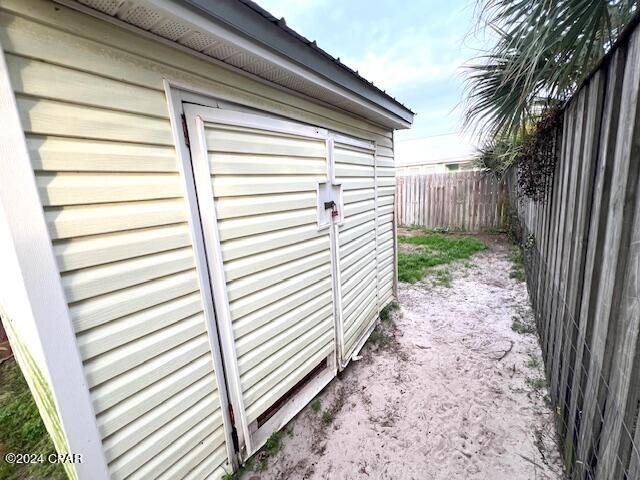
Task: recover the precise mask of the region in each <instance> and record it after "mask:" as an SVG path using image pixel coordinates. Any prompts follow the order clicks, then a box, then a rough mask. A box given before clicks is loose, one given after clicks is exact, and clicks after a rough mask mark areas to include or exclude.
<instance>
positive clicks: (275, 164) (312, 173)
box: [184, 104, 375, 459]
mask: <svg viewBox="0 0 640 480" xmlns="http://www.w3.org/2000/svg"><path fill="white" fill-rule="evenodd" d="M184 114H185V121H186V125H187V130H188V138H189V144H190V150H191V166H192V173H193V184H194V188H195V193H196V195H197V202H198V209H199V217H200V218H199V219H192V221H198V222H199V223H200V226H201V228H202V232H203V237H204V243H205V250H206V254H207V269H208V272H209V278H210V288H211V290H212V293H213V302H214V305H215V316H216V326H215V328H216V329H217V332H218V337H219V341H220V350H221V352H220V353H221V357H222V361H223V363H224V374H225V377H226V383H227V386H228V395H229V403H230V406H231V411H232V416H233V419H232V422H233V424H234V425H235V429H236V432H235V433H236V435H237V438H238V445H239V450H240V452H239V454H240V457H241V459H244V458H247V457H248V456H250V455H251V454H252V453H254V452H255V451H256V450H257V449H258V448H260V446H261V445H262V444H263V443H264V442H265V441H266V439H267V438H268V437H269V435H271V433H272V432H273V431H275V430H278V429H280V428H281V427H282V426H283V425H284V424H285V423H286V422H287V421H289V419H290V418H292V417H293V416H294V415H295V414H296V413H297V412H298V411H299V410H300V409H301V408H302V407H303V406H304V405H305V404H306V403H308V402H309V401H310V400H311V399H312V398H313V397H314V396H315V395H317V394H318V392H319V391H320V390H321V389H322V388H323V387H324V386H325V385H326V384H327V383H328V382H329V381H330V380H331V378H333V377H334V376H335V373H336V370H337V368H336V367H337V365H336V363H337V361H338V360H340V363H342V364H344V363H346V362H345V359H344V358H343V355H342V352H344V353H345V354H346V353H349V352H348V351H347V350H351V351H353V348H352V347H353V345H355V344H356V343H357V339H356V340H353V341H352V340H349V342H350V343H349V344H348V345H349V346H348V348H347V349H343V347H342V345H343V342H344V339H345V338H347V337H345V336H344V333H346V335H347V336H349V335H350V336H349V337H348V338H349V339H351V338H352V337H354V335H356V336H357V333H358V332H360V333H361V334H363V333H364V330H363V328H362V326H361V325H360V323H361V322H360V323H359V322H358V321H357V319H356V320H355V321H354V320H353V319H355V318H356V317H357V315H358V312H359V311H360V310H362V308H360V307H357V308H356V307H352V306H351V305H352V302H355V301H363V300H364V301H367V302H368V301H369V300H370V298H369V297H370V295H369V292H368V291H367V293H365V294H361V293H358V294H354V293H351V292H352V289H353V284H354V282H357V281H359V280H358V279H359V278H360V277H362V278H361V279H360V280H362V281H363V282H364V281H366V282H369V283H370V284H371V283H372V281H371V278H370V276H371V275H370V268H364V269H363V268H362V264H363V261H375V258H374V259H373V260H370V259H369V257H366V259H365V257H364V256H360V255H356V256H355V257H354V256H353V255H352V253H353V252H352V250H354V248H356V247H359V246H360V245H361V244H363V239H365V240H366V242H364V244H366V245H367V246H368V245H369V243H368V242H369V240H370V234H369V232H364V230H365V229H364V228H362V227H361V228H360V230H355V229H353V228H350V229H349V231H350V233H346V232H345V235H343V236H342V242H343V243H344V244H345V245H346V243H348V242H347V240H348V239H352V237H354V238H355V237H356V236H357V237H358V242H359V243H357V244H352V247H350V249H346V250H344V253H345V255H344V259H345V261H346V262H347V263H346V264H341V263H340V261H339V256H340V249H341V248H342V246H341V239H340V235H342V233H341V232H340V229H341V228H343V227H341V226H339V224H343V226H345V225H349V226H356V227H357V226H362V225H364V223H363V222H361V221H360V220H357V219H356V220H355V222H351V223H353V225H351V223H350V218H349V215H351V211H350V209H351V210H353V216H354V218H355V216H357V215H358V214H359V213H360V210H359V209H361V208H364V206H365V205H364V204H362V202H369V201H370V200H371V199H370V196H367V197H366V198H365V197H362V196H361V195H355V194H351V193H349V192H346V193H345V196H346V197H347V198H349V199H350V200H353V202H350V203H348V204H347V206H346V211H345V212H342V211H341V210H342V187H341V186H340V185H339V182H337V181H336V176H335V173H336V172H335V171H334V164H333V161H332V153H333V148H334V136H333V135H332V134H331V133H330V132H328V131H326V130H323V129H320V128H316V127H313V126H309V125H304V124H300V123H296V122H290V121H286V120H281V119H278V118H273V117H270V116H266V115H264V116H263V115H259V114H254V113H246V112H239V111H234V110H226V109H220V108H213V107H205V106H200V105H193V104H184ZM356 143H357V142H356ZM349 148H351V149H352V150H349V149H348V148H347V151H345V152H344V154H343V153H340V154H339V155H338V156H339V157H340V158H341V159H342V158H343V157H344V158H346V159H348V158H350V156H351V157H353V156H355V157H358V158H359V155H361V153H362V152H361V151H360V150H358V148H357V147H349ZM359 161H362V159H359ZM338 170H340V169H338ZM342 173H344V174H345V175H347V177H349V175H351V174H352V173H353V172H352V171H347V168H346V167H345V170H344V172H342ZM360 173H361V172H360ZM349 178H350V177H349ZM354 182H355V183H354V185H356V184H358V181H357V179H355V180H354ZM346 183H347V182H345V185H346ZM360 183H362V182H360ZM365 183H367V182H365ZM370 183H371V182H368V183H367V185H366V186H367V188H371V189H373V185H370ZM331 201H333V202H334V203H335V208H333V209H332V208H331V207H330V206H329V205H330V203H331ZM325 202H326V203H327V205H325ZM358 202H360V203H358ZM356 204H358V205H356ZM327 206H329V208H325V207H327ZM367 206H368V204H367ZM332 210H337V213H338V215H337V216H335V215H332ZM371 217H373V215H371ZM367 221H368V217H367ZM367 225H370V224H367ZM371 229H372V231H373V232H374V234H375V230H373V227H372V226H371ZM361 230H362V231H361ZM363 233H365V235H364V236H363V235H362V234H363ZM374 243H375V240H374ZM368 252H369V250H367V253H368ZM363 259H365V260H363ZM343 266H344V270H345V272H346V274H347V277H345V276H344V274H343V273H342V268H343ZM359 270H362V271H364V273H365V275H364V276H363V275H360V273H361V272H360V271H359ZM358 275H360V276H358ZM373 284H375V283H374V282H373ZM342 288H345V289H347V291H346V293H345V298H344V300H345V302H344V303H345V305H347V306H348V307H347V308H349V310H348V312H347V313H348V315H346V316H345V317H344V319H349V321H350V323H348V324H343V320H344V319H343V312H342V307H341V305H342V303H343V302H342V295H341V290H342ZM374 303H375V301H374ZM365 310H366V312H364V313H365V314H367V315H368V314H369V311H370V310H371V309H370V308H368V307H367V308H365ZM354 338H355V337H354Z"/></svg>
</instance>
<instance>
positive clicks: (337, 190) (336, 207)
mask: <svg viewBox="0 0 640 480" xmlns="http://www.w3.org/2000/svg"><path fill="white" fill-rule="evenodd" d="M317 195H318V196H317V199H318V204H317V205H318V207H317V208H318V227H319V228H323V227H326V226H328V225H331V224H339V223H340V222H341V221H342V205H343V203H342V201H343V200H342V185H340V184H336V183H332V182H318V191H317Z"/></svg>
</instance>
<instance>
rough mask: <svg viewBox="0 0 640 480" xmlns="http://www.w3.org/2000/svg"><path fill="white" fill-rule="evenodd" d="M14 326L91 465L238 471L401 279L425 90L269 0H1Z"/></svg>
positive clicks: (1, 133) (9, 296) (324, 378)
mask: <svg viewBox="0 0 640 480" xmlns="http://www.w3.org/2000/svg"><path fill="white" fill-rule="evenodd" d="M0 45H1V47H2V48H1V49H0V207H1V208H0V264H1V265H2V267H1V268H2V275H1V281H0V301H1V302H2V303H1V314H2V320H3V323H4V326H5V328H6V330H7V333H8V336H9V338H10V341H11V343H12V346H13V348H14V351H15V355H16V358H17V360H18V362H19V363H20V366H21V368H22V370H23V372H25V375H26V377H27V381H28V383H29V386H30V388H31V390H32V392H33V393H34V396H35V398H36V401H37V403H38V406H39V409H40V411H41V413H42V415H43V418H44V420H45V423H46V426H47V429H48V431H49V432H50V433H51V435H52V437H53V440H54V443H55V445H56V448H57V450H58V451H59V452H61V453H69V454H71V455H72V456H70V457H69V458H67V460H68V461H67V462H66V463H65V467H66V468H67V471H68V473H69V475H70V476H72V477H76V478H80V479H90V480H102V479H107V478H112V479H150V478H164V479H178V478H185V479H196V478H220V477H222V476H223V475H224V474H225V473H230V472H232V471H233V470H234V469H236V468H237V467H238V465H239V464H241V463H242V462H244V461H245V460H246V459H247V458H248V457H250V456H251V455H252V454H253V453H255V452H256V451H257V450H258V449H259V448H260V447H261V446H262V445H263V444H264V443H265V441H266V440H267V438H268V437H269V436H270V435H271V434H272V432H274V431H276V430H278V429H280V428H281V427H282V426H283V425H284V424H285V423H286V422H288V421H289V420H290V419H291V418H292V417H293V416H294V415H295V414H296V413H297V412H298V411H299V410H300V409H301V408H302V407H303V406H304V405H305V404H307V403H308V402H309V401H310V400H311V399H312V398H313V397H314V396H315V395H317V394H318V392H319V391H320V390H321V389H322V388H323V387H324V386H325V385H326V384H327V383H328V382H329V381H331V379H332V378H333V377H335V376H336V374H337V372H338V371H339V370H341V369H342V368H344V367H345V366H346V365H347V364H348V363H349V361H350V359H351V358H353V357H354V355H356V354H357V352H358V351H359V349H360V348H361V347H362V345H363V343H364V342H365V341H366V338H367V337H368V335H369V334H370V332H371V331H372V329H373V327H374V324H375V321H376V319H377V318H378V315H379V313H380V311H381V309H383V308H384V307H385V306H386V305H387V304H388V303H389V302H391V300H392V298H393V297H394V285H395V276H396V274H395V264H396V262H395V240H394V238H395V236H394V228H395V221H394V212H393V208H394V207H393V206H394V192H395V187H394V185H395V176H394V161H393V131H394V130H395V129H402V128H408V127H409V126H410V124H411V122H412V120H413V113H412V112H411V111H410V110H409V109H407V108H406V107H404V106H403V105H401V104H400V103H398V102H397V101H396V100H394V99H393V98H391V97H390V96H389V95H387V94H386V93H384V92H383V91H381V90H379V89H377V88H376V87H375V86H373V85H372V84H371V83H370V82H368V81H366V80H365V79H363V78H362V77H360V76H359V75H358V73H357V72H355V71H352V70H350V69H349V68H348V67H346V66H345V65H343V64H342V63H341V62H340V61H339V59H335V58H333V57H331V56H330V55H329V54H327V53H326V52H324V51H323V50H321V49H320V48H319V47H318V46H317V45H316V44H315V42H311V41H309V40H307V39H305V38H304V37H302V36H300V35H298V34H297V33H296V32H294V31H293V30H291V29H289V28H288V27H287V26H286V23H285V21H284V20H283V19H281V20H278V19H276V18H274V17H272V16H271V15H270V14H269V13H268V12H266V11H264V10H262V9H261V8H260V7H259V6H257V5H256V4H254V3H252V2H250V1H248V0H216V1H210V0H186V1H176V0H81V1H79V2H77V1H75V0H59V1H57V2H53V1H50V0H3V1H2V3H1V4H0Z"/></svg>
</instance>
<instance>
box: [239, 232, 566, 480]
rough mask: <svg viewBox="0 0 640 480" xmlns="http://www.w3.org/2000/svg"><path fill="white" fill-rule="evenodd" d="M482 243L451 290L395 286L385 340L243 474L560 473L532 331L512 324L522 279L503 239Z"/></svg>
mask: <svg viewBox="0 0 640 480" xmlns="http://www.w3.org/2000/svg"><path fill="white" fill-rule="evenodd" d="M484 240H485V241H487V242H488V243H489V246H490V248H489V250H488V251H486V252H482V253H479V254H477V255H475V256H474V257H473V258H472V259H471V260H470V261H469V262H461V263H459V264H457V265H454V266H449V270H450V272H451V287H444V286H433V285H432V284H431V282H430V281H429V280H425V281H423V282H422V283H418V284H414V285H408V284H401V285H400V288H399V297H400V298H399V300H400V304H401V309H400V311H398V312H395V313H394V315H393V318H392V322H386V323H385V324H384V326H383V327H382V331H383V332H384V334H385V335H389V336H390V337H389V344H388V345H386V346H379V345H374V344H371V343H369V344H367V345H366V346H365V348H364V349H363V352H362V359H361V360H358V361H356V362H352V363H351V365H350V366H349V367H347V369H346V370H345V371H344V372H343V373H342V374H341V375H340V377H339V378H337V379H335V380H334V381H333V382H332V383H331V384H330V385H329V386H327V388H326V389H325V390H324V391H323V392H322V394H321V395H320V396H319V397H318V398H319V399H320V404H321V408H320V409H319V410H318V411H315V410H314V409H313V408H312V406H311V405H309V406H307V407H306V408H305V409H304V410H303V411H302V412H301V413H300V414H299V415H298V416H297V417H296V418H294V419H293V420H292V421H291V422H290V423H289V425H287V426H286V427H285V435H284V436H283V439H282V447H281V449H280V451H279V452H278V453H276V454H275V455H273V456H272V457H271V458H270V459H269V464H268V467H267V468H266V470H264V471H262V472H249V473H247V474H245V475H244V476H243V478H244V479H250V480H258V479H260V480H265V479H332V480H333V479H345V480H346V479H349V480H350V479H403V480H404V479H420V480H422V479H495V480H499V479H509V480H513V479H559V478H562V469H561V466H560V460H559V456H558V454H557V448H556V445H555V437H554V433H553V431H554V429H553V424H552V421H553V420H552V415H553V414H552V412H551V410H550V408H549V407H548V406H547V403H546V401H545V396H546V394H547V392H546V388H545V387H544V385H543V381H542V378H543V374H542V367H541V366H540V365H539V363H540V360H539V358H540V355H539V348H538V345H537V342H536V338H535V336H534V335H533V334H521V333H516V332H514V331H513V330H512V329H511V326H512V323H513V320H514V318H517V319H518V320H519V321H520V322H525V323H526V322H532V321H533V320H532V314H531V310H530V308H529V305H528V300H527V292H526V287H525V285H524V283H520V282H517V281H515V280H512V279H510V278H509V271H510V268H511V264H510V262H509V260H508V257H509V253H510V251H509V249H510V247H509V245H508V243H507V241H506V239H504V238H502V237H498V236H487V237H486V238H484ZM378 333H379V332H378ZM316 407H317V404H316ZM324 412H329V413H324ZM323 416H324V419H323Z"/></svg>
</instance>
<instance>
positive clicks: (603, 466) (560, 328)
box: [509, 28, 640, 480]
mask: <svg viewBox="0 0 640 480" xmlns="http://www.w3.org/2000/svg"><path fill="white" fill-rule="evenodd" d="M639 86H640V30H638V29H637V28H636V29H635V31H634V32H632V33H631V34H630V35H625V37H624V39H623V40H622V41H621V42H619V43H618V45H617V46H616V48H615V49H614V50H613V51H612V54H611V55H609V56H608V57H607V58H606V59H605V61H604V62H603V63H602V64H601V66H600V68H599V69H598V70H596V71H595V72H594V74H593V75H592V76H590V77H589V79H588V81H587V82H585V84H583V86H582V87H581V88H580V89H579V91H578V92H577V93H576V94H575V95H574V97H573V98H572V99H571V101H570V102H569V103H568V105H567V106H566V108H565V111H564V120H563V122H564V123H563V127H562V131H561V132H559V133H558V140H559V141H558V142H556V144H557V145H558V149H559V151H558V157H559V159H558V162H557V165H556V170H555V174H554V176H553V179H552V180H551V184H550V188H549V189H548V193H547V195H546V198H545V199H544V201H540V202H533V201H524V200H520V201H516V200H515V199H512V200H513V204H514V205H517V210H518V216H519V218H520V221H521V225H522V228H523V232H524V234H523V238H524V244H525V259H526V277H527V283H528V288H529V293H530V297H531V301H532V305H533V307H534V310H535V312H536V322H537V327H538V332H539V335H540V344H541V347H542V352H543V357H544V362H545V368H546V374H547V378H548V381H549V388H550V395H551V401H552V403H553V405H554V409H555V411H556V413H557V424H558V431H559V437H560V439H561V448H562V451H563V454H564V458H565V464H566V465H567V468H568V470H569V471H570V474H571V478H580V479H582V478H593V479H598V480H600V479H621V480H623V479H633V480H637V479H639V478H640V453H639V451H638V449H639V447H640V423H639V422H638V410H639V408H640V349H639V345H638V341H639V337H638V335H639V331H640V291H639V290H640V194H639V192H638V177H639V175H640V101H639V95H638V91H639ZM514 183H515V179H514V177H511V178H510V186H511V188H510V189H509V191H510V192H515V189H516V187H515V186H514Z"/></svg>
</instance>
